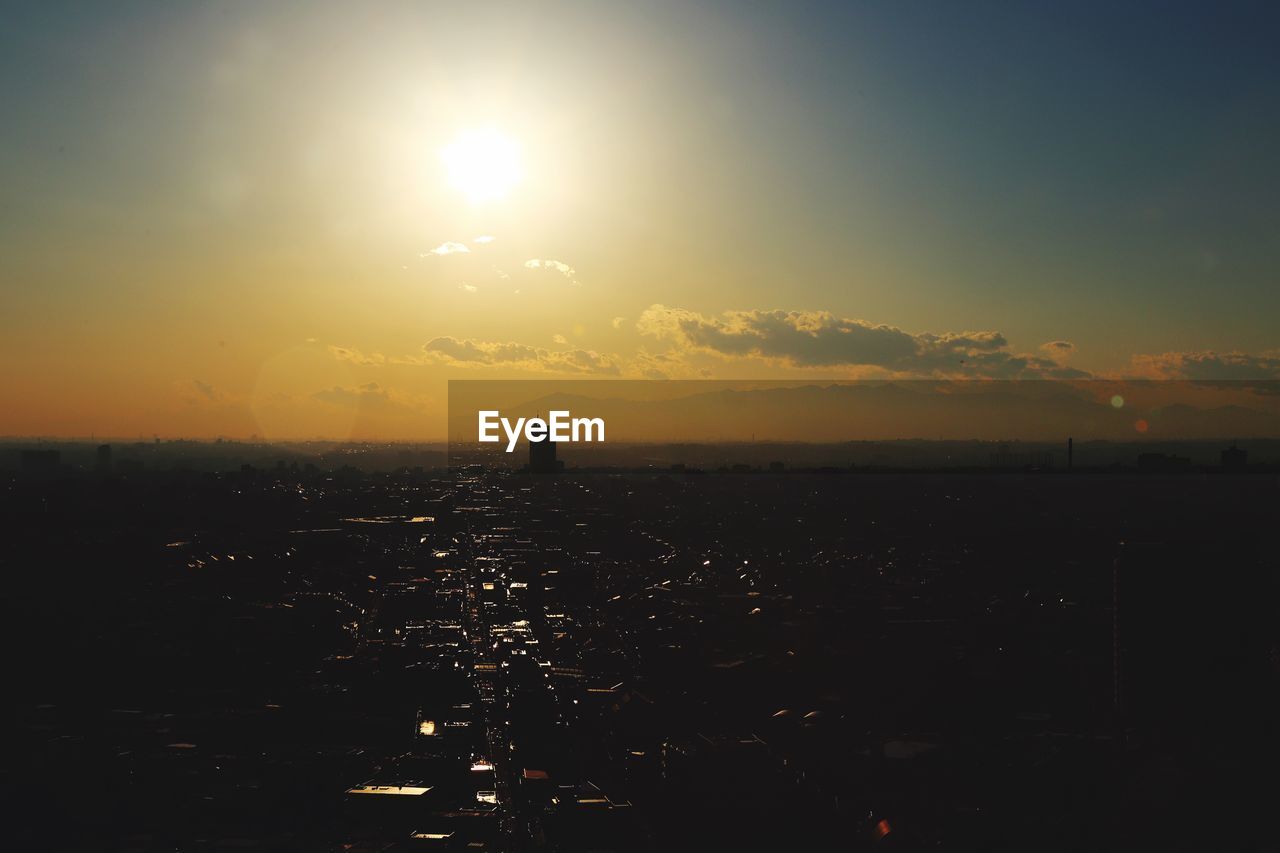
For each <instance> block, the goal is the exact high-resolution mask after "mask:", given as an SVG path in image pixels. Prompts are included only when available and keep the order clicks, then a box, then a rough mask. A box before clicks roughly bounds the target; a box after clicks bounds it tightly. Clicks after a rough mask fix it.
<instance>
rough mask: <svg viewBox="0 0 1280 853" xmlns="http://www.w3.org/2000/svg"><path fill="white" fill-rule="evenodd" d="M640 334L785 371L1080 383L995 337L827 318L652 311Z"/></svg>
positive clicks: (821, 314) (1071, 373)
mask: <svg viewBox="0 0 1280 853" xmlns="http://www.w3.org/2000/svg"><path fill="white" fill-rule="evenodd" d="M636 325H637V328H638V329H639V330H640V332H641V333H642V334H647V335H652V336H654V337H657V338H660V339H663V340H666V341H667V342H668V343H670V344H672V345H674V346H675V347H676V348H677V349H683V350H691V351H701V352H709V353H714V354H716V355H720V356H725V357H754V358H763V359H769V360H773V361H778V362H781V363H784V364H787V365H789V366H792V367H873V368H880V369H883V370H885V371H889V372H892V373H901V374H921V375H928V376H934V375H938V376H965V375H969V376H983V377H993V378H1010V379H1013V378H1039V377H1053V378H1073V379H1074V378H1083V377H1086V376H1087V375H1088V374H1086V373H1084V372H1083V371H1079V370H1075V369H1072V368H1068V367H1064V366H1063V365H1061V364H1059V363H1058V362H1057V361H1055V360H1053V359H1051V358H1045V357H1042V356H1036V355H1020V354H1016V353H1013V352H1011V351H1010V350H1009V342H1008V340H1006V339H1005V337H1004V335H1002V334H1000V333H999V332H991V331H983V332H947V333H943V334H933V333H923V334H911V333H909V332H905V331H903V330H902V329H899V328H896V327H894V326H888V325H883V324H880V325H876V324H872V323H868V322H866V321H865V320H855V319H849V318H843V317H837V316H836V315H834V314H832V313H830V312H827V311H782V310H772V311H764V310H753V311H729V312H726V313H724V314H722V315H720V316H718V317H707V316H704V315H702V314H699V313H697V312H694V311H688V310H685V309H681V308H668V307H666V306H663V305H653V306H651V307H650V308H649V309H648V310H646V311H645V312H644V313H643V314H642V315H641V316H640V319H639V321H638V322H637V324H636Z"/></svg>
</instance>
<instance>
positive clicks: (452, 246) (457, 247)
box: [418, 240, 471, 258]
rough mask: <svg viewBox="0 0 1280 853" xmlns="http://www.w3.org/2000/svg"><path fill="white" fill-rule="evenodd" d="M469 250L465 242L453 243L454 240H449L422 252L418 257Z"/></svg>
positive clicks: (466, 251)
mask: <svg viewBox="0 0 1280 853" xmlns="http://www.w3.org/2000/svg"><path fill="white" fill-rule="evenodd" d="M470 252H471V250H470V249H468V248H467V244H466V243H455V242H454V241H452V240H450V241H448V242H445V243H441V244H440V245H439V246H436V247H435V248H434V249H432V250H431V251H430V252H423V253H422V254H421V255H419V256H418V257H420V258H425V257H426V256H427V255H458V254H470Z"/></svg>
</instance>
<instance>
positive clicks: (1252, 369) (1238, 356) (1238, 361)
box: [1133, 350, 1280, 380]
mask: <svg viewBox="0 0 1280 853" xmlns="http://www.w3.org/2000/svg"><path fill="white" fill-rule="evenodd" d="M1133 369H1134V371H1135V372H1136V373H1137V374H1138V375H1139V376H1143V377H1149V378H1153V379H1198V380H1241V379H1280V350H1268V351H1265V352H1261V353H1257V354H1250V353H1245V352H1214V351H1213V350H1205V351H1202V352H1165V353H1159V354H1154V355H1135V356H1134V357H1133Z"/></svg>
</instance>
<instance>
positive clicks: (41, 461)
mask: <svg viewBox="0 0 1280 853" xmlns="http://www.w3.org/2000/svg"><path fill="white" fill-rule="evenodd" d="M61 462H62V453H61V451H58V450H24V451H22V472H23V473H24V474H36V475H47V474H52V473H54V472H55V471H57V470H58V465H60V464H61Z"/></svg>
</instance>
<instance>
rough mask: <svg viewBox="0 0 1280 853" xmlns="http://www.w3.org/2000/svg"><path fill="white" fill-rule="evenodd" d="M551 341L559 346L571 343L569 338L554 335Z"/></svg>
mask: <svg viewBox="0 0 1280 853" xmlns="http://www.w3.org/2000/svg"><path fill="white" fill-rule="evenodd" d="M551 340H553V341H555V342H556V343H558V344H567V343H569V339H568V338H566V337H565V336H564V335H552V336H551Z"/></svg>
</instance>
